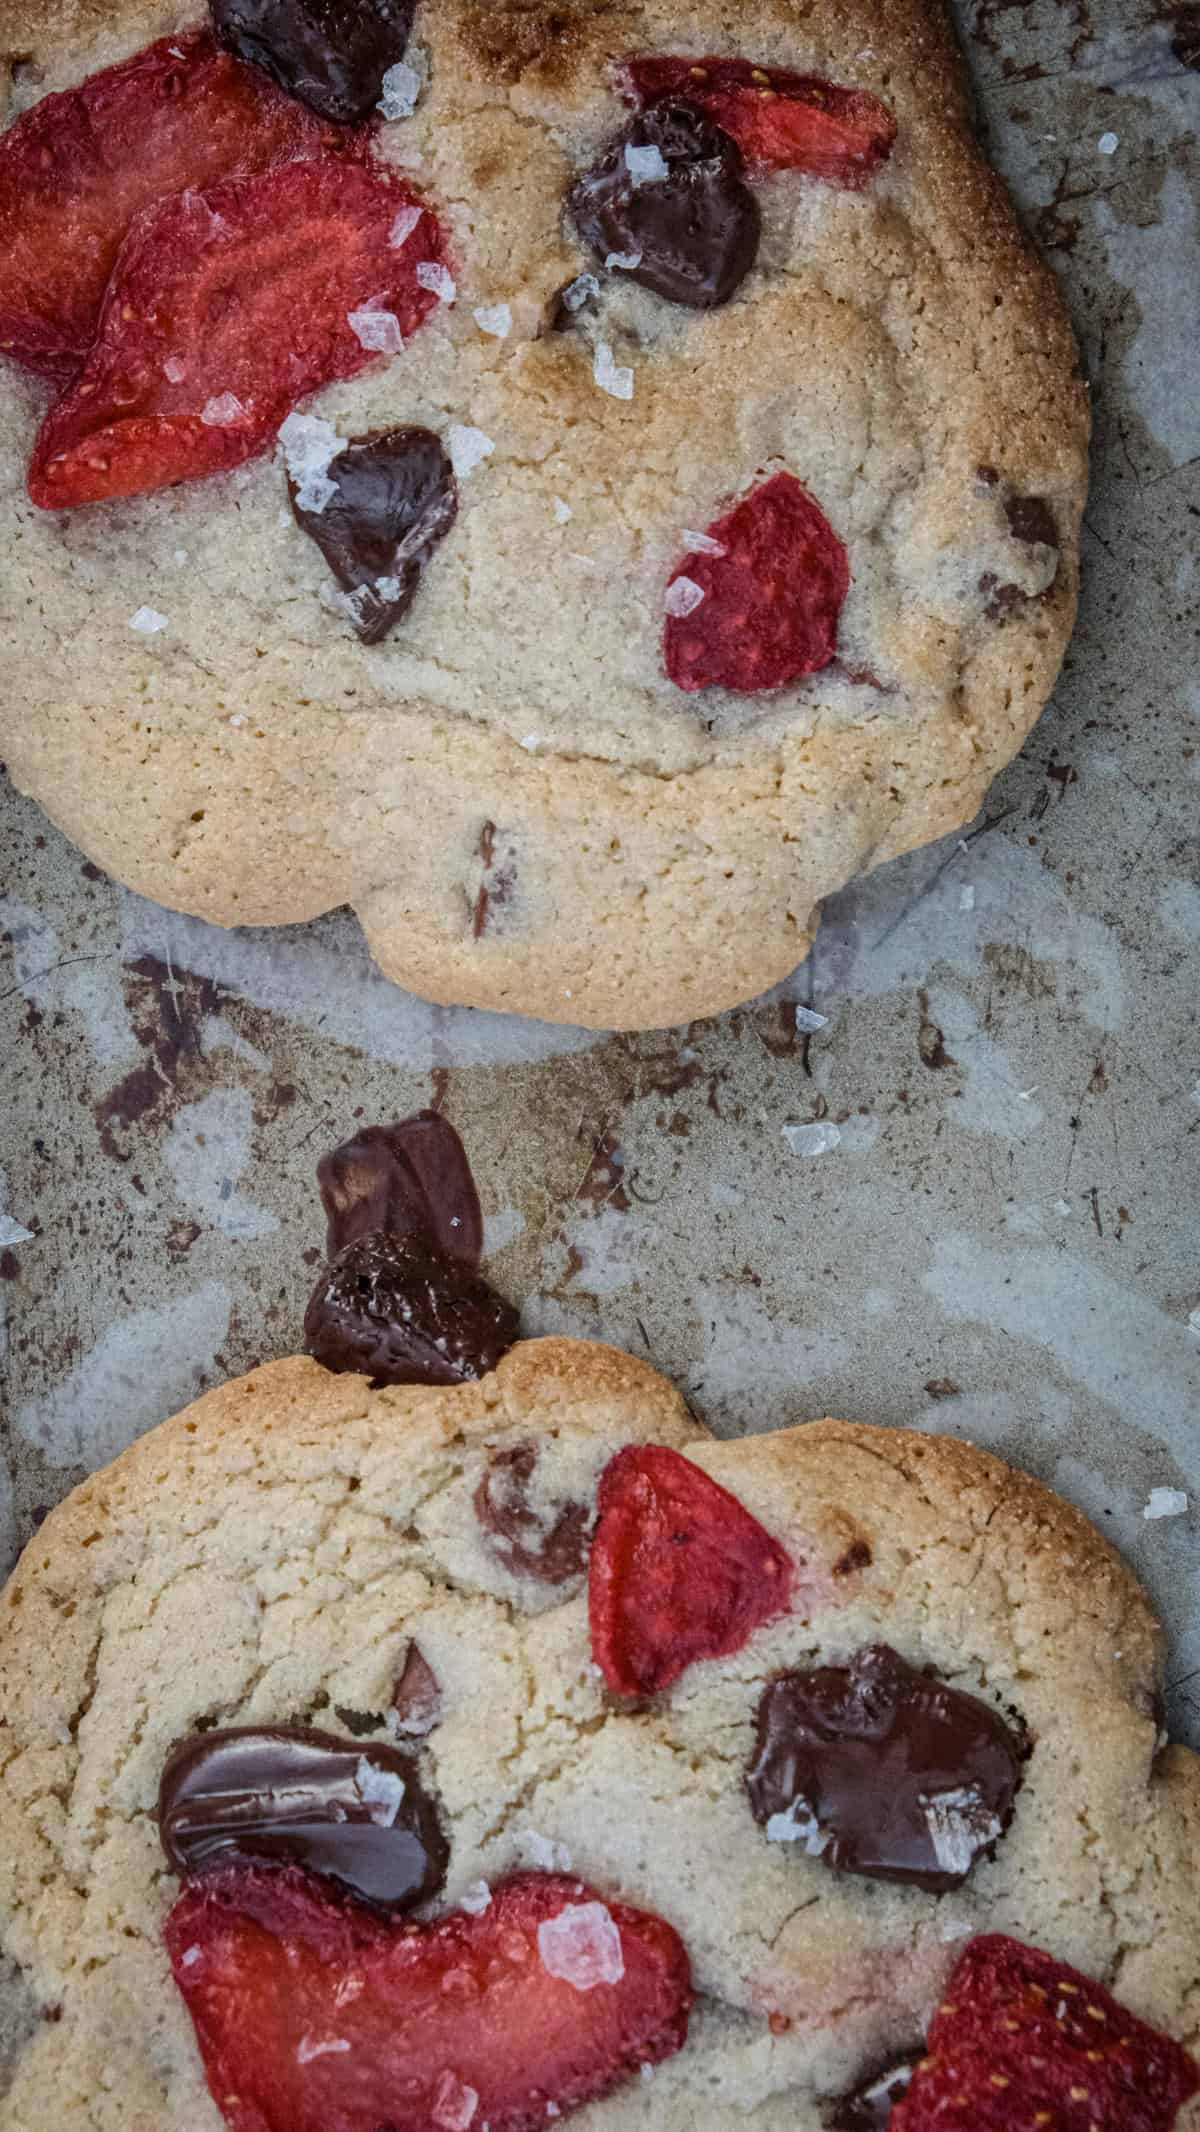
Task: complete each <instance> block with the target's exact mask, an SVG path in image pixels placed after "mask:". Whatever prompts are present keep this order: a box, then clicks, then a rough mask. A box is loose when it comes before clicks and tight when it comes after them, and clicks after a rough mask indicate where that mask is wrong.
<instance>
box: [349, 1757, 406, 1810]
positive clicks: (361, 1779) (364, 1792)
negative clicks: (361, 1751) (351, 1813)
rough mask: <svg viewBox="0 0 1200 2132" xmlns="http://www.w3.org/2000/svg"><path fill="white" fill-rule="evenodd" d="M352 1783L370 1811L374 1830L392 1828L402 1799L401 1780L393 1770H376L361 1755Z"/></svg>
mask: <svg viewBox="0 0 1200 2132" xmlns="http://www.w3.org/2000/svg"><path fill="white" fill-rule="evenodd" d="M354 1782H355V1785H356V1787H357V1790H358V1796H359V1798H360V1799H361V1800H362V1801H363V1802H364V1804H365V1805H367V1806H369V1807H370V1809H371V1819H372V1821H373V1822H374V1823H375V1826H376V1828H394V1827H395V1824H396V1816H397V1814H398V1813H399V1811H400V1802H401V1800H402V1799H403V1797H404V1780H403V1778H402V1777H398V1776H397V1775H396V1773H395V1771H394V1770H391V1769H378V1768H377V1767H376V1765H375V1763H374V1762H368V1760H367V1758H366V1756H365V1755H362V1756H361V1757H360V1759H359V1764H358V1768H357V1769H356V1770H355V1772H354Z"/></svg>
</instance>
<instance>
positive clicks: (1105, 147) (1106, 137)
mask: <svg viewBox="0 0 1200 2132" xmlns="http://www.w3.org/2000/svg"><path fill="white" fill-rule="evenodd" d="M1120 145H1121V136H1120V134H1119V133H1102V134H1101V136H1100V138H1099V140H1098V141H1097V143H1096V146H1097V148H1098V149H1099V151H1100V153H1101V155H1115V154H1116V152H1117V150H1118V148H1119V147H1120Z"/></svg>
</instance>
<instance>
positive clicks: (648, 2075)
mask: <svg viewBox="0 0 1200 2132" xmlns="http://www.w3.org/2000/svg"><path fill="white" fill-rule="evenodd" d="M638 2072H639V2073H640V2074H641V2076H642V2079H643V2080H653V2078H654V2067H653V2066H652V2065H651V2064H650V2062H649V2060H648V2059H646V2058H643V2060H642V2062H641V2064H640V2065H639V2067H638Z"/></svg>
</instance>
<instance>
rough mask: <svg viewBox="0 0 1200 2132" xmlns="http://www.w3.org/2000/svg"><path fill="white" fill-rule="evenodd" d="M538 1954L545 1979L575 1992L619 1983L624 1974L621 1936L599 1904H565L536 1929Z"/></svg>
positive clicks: (602, 1906) (602, 1905)
mask: <svg viewBox="0 0 1200 2132" xmlns="http://www.w3.org/2000/svg"><path fill="white" fill-rule="evenodd" d="M538 1953H539V1954H540V1956H541V1958H542V1968H543V1969H544V1970H545V1971H546V1973H547V1975H548V1976H552V1977H561V1978H562V1980H563V1982H564V1983H565V1984H572V1985H574V1988H575V1990H576V1991H591V1990H593V1989H594V1987H595V1986H596V1985H597V1984H619V1983H620V1981H621V1978H622V1977H623V1976H624V1974H625V1958H624V1955H623V1954H622V1952H621V1935H620V1933H619V1932H618V1930H617V1928H616V1926H615V1924H614V1923H613V1920H612V1918H611V1917H610V1915H609V1913H608V1911H607V1910H606V1909H605V1907H604V1904H603V1903H595V1902H593V1903H568V1904H567V1906H566V1908H565V1910H560V1911H559V1913H558V1916H557V1917H548V1918H544V1919H543V1921H542V1923H541V1924H540V1925H539V1926H538Z"/></svg>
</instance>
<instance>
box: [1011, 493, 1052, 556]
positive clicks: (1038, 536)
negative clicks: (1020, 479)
mask: <svg viewBox="0 0 1200 2132" xmlns="http://www.w3.org/2000/svg"><path fill="white" fill-rule="evenodd" d="M1004 515H1005V517H1006V518H1007V520H1008V530H1009V532H1010V533H1011V534H1012V537H1013V539H1014V540H1023V541H1026V542H1028V544H1029V545H1030V546H1031V547H1033V546H1036V545H1038V544H1040V545H1041V546H1042V547H1045V548H1057V546H1058V527H1057V526H1056V525H1055V523H1054V513H1053V511H1052V510H1051V509H1050V506H1049V504H1048V503H1047V502H1046V499H1045V497H1044V496H1010V497H1009V498H1008V501H1007V502H1006V504H1005V506H1004Z"/></svg>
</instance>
